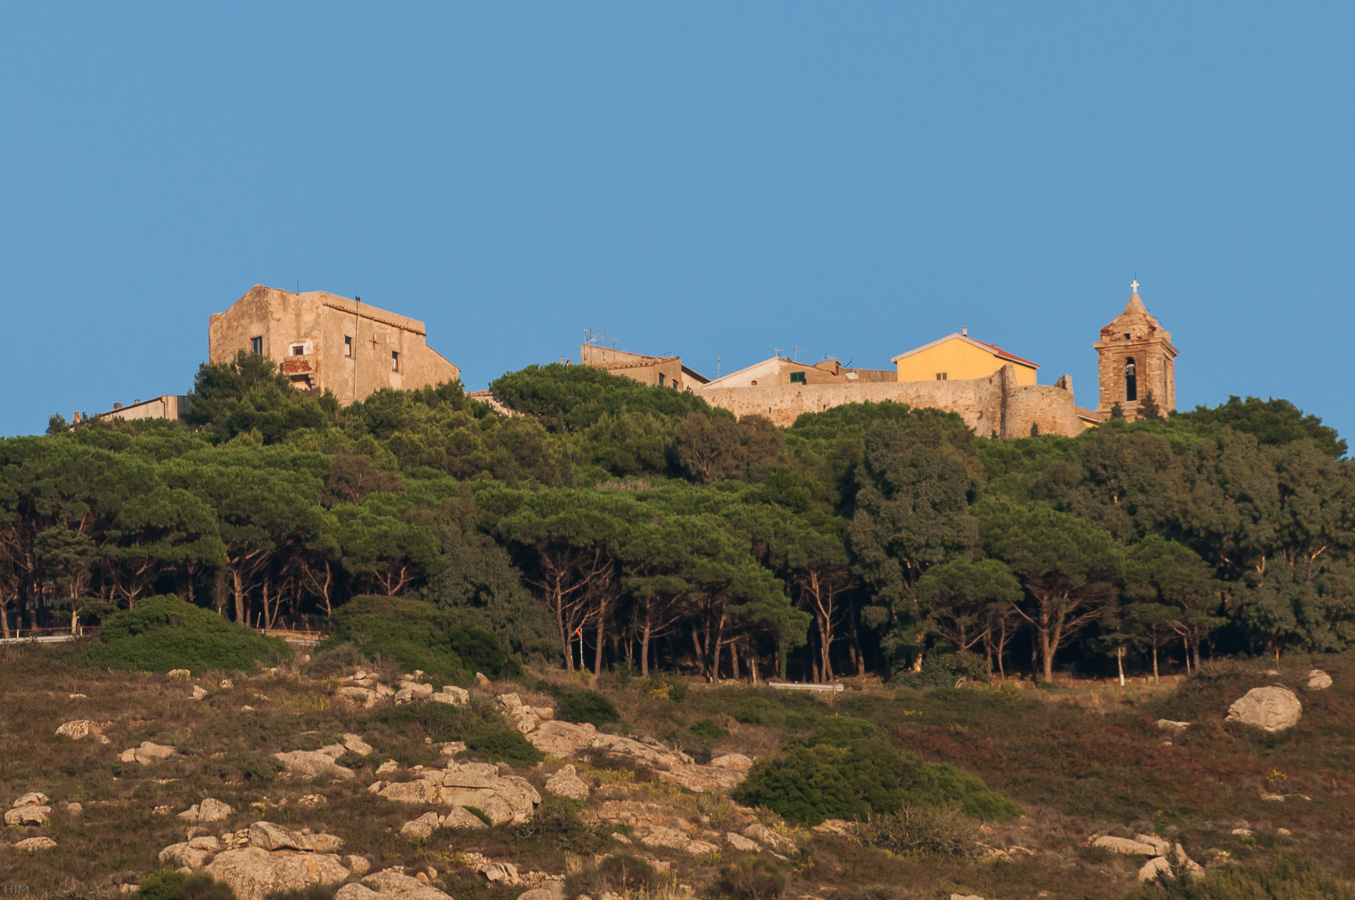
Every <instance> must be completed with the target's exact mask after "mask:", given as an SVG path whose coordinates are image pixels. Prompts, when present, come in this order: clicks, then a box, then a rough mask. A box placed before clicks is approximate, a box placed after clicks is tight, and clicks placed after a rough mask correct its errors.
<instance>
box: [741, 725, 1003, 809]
mask: <svg viewBox="0 0 1355 900" xmlns="http://www.w3.org/2000/svg"><path fill="white" fill-rule="evenodd" d="M859 721H860V720H850V719H848V720H845V722H839V724H838V725H836V726H830V727H829V728H828V732H829V736H830V737H835V738H841V737H842V735H843V734H844V733H850V732H853V731H860V730H862V729H861V726H860V725H859V724H854V723H858V722H859ZM861 724H867V723H861ZM734 799H736V800H738V801H739V802H740V803H744V804H747V805H749V806H764V807H766V808H767V809H770V810H772V811H773V812H776V813H777V814H779V815H780V816H782V817H783V818H786V819H790V820H791V821H795V822H803V823H805V824H808V825H817V824H818V823H820V822H822V821H823V820H824V819H857V818H866V817H867V816H870V815H872V814H875V815H883V814H890V813H894V812H895V811H897V810H898V809H899V807H900V805H901V804H902V803H903V802H904V801H905V800H906V801H908V802H910V803H912V804H914V805H918V806H938V805H942V804H945V803H956V804H958V805H959V807H960V808H961V809H962V810H963V811H964V812H965V813H966V814H967V815H971V816H974V817H975V818H982V819H1003V818H1007V817H1009V816H1012V815H1016V814H1018V813H1020V811H1021V809H1020V807H1018V806H1017V805H1016V804H1014V803H1012V802H1011V801H1010V800H1008V799H1007V798H1006V797H1003V796H1002V795H1001V794H998V793H997V792H995V791H992V790H990V789H989V788H988V787H987V786H985V785H984V783H983V782H982V781H980V780H979V779H977V778H975V777H973V776H972V775H969V774H967V773H965V772H961V771H960V770H959V769H956V768H953V767H952V766H948V765H944V764H939V763H927V762H923V761H922V760H921V759H919V758H917V757H916V756H913V755H912V754H911V753H903V752H900V751H899V750H897V749H895V748H894V747H893V746H892V745H891V744H890V743H889V742H888V741H886V740H884V739H883V738H880V737H860V738H855V739H851V740H846V741H845V742H844V743H843V745H842V746H835V745H833V744H830V743H812V744H811V745H810V746H799V747H791V748H789V749H787V750H785V751H784V752H781V753H778V754H775V755H773V756H768V757H763V758H762V759H759V760H758V761H757V762H756V763H755V764H754V765H753V768H752V771H750V772H749V773H748V778H747V779H746V780H745V781H744V782H743V784H741V785H739V787H738V789H737V790H736V791H735V794H734Z"/></svg>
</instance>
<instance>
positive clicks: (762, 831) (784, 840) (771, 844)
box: [743, 822, 795, 853]
mask: <svg viewBox="0 0 1355 900" xmlns="http://www.w3.org/2000/svg"><path fill="white" fill-rule="evenodd" d="M743 836H744V837H746V838H750V839H752V840H755V841H757V842H758V843H759V844H761V845H762V846H764V847H767V848H768V849H770V850H775V851H776V852H778V853H793V852H795V841H793V840H792V839H790V838H788V837H786V836H785V835H783V834H777V833H776V832H775V831H772V830H771V829H770V828H768V827H767V826H766V825H763V824H762V823H761V822H754V823H753V824H752V825H749V826H748V827H747V828H745V829H744V830H743Z"/></svg>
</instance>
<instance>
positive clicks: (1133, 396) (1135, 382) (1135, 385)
mask: <svg viewBox="0 0 1355 900" xmlns="http://www.w3.org/2000/svg"><path fill="white" fill-rule="evenodd" d="M1124 399H1125V400H1126V401H1127V402H1130V403H1137V402H1138V399H1139V378H1138V371H1137V368H1136V367H1135V365H1134V357H1132V356H1131V357H1129V358H1128V359H1126V360H1125V363H1124Z"/></svg>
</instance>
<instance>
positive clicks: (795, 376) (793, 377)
mask: <svg viewBox="0 0 1355 900" xmlns="http://www.w3.org/2000/svg"><path fill="white" fill-rule="evenodd" d="M790 383H791V384H806V383H807V382H806V381H805V373H804V372H791V373H790Z"/></svg>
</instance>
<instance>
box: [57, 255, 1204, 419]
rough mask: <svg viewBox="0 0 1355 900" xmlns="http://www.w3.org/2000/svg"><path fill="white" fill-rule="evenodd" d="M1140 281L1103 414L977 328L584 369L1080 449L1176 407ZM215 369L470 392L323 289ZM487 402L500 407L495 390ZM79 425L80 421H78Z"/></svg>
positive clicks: (228, 338) (607, 360) (352, 388)
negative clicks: (264, 368) (825, 355)
mask: <svg viewBox="0 0 1355 900" xmlns="http://www.w3.org/2000/svg"><path fill="white" fill-rule="evenodd" d="M1138 287H1139V285H1138V282H1137V281H1135V282H1134V283H1133V284H1132V285H1131V289H1132V291H1133V293H1132V295H1131V297H1130V298H1129V302H1128V304H1127V305H1126V306H1125V308H1124V311H1123V312H1122V313H1120V314H1119V315H1118V316H1116V317H1115V318H1114V319H1112V320H1111V321H1110V323H1109V324H1107V325H1106V326H1105V327H1103V328H1102V329H1101V332H1100V335H1099V340H1098V341H1096V343H1095V344H1093V346H1094V347H1095V349H1096V353H1097V358H1098V365H1097V373H1098V381H1099V385H1098V387H1099V396H1098V402H1097V406H1096V408H1095V409H1087V408H1083V407H1080V406H1078V405H1077V404H1076V402H1075V401H1074V397H1073V384H1072V379H1071V378H1069V377H1068V376H1067V375H1062V376H1060V377H1059V378H1058V379H1057V380H1055V381H1054V383H1053V384H1045V385H1042V384H1038V383H1037V372H1038V369H1039V365H1038V364H1036V363H1034V362H1031V361H1030V360H1029V359H1025V358H1023V357H1021V356H1018V355H1016V354H1015V353H1011V352H1009V351H1007V350H1004V349H1002V348H1001V347H998V346H996V345H994V344H991V343H987V342H984V341H981V340H978V339H976V338H974V337H971V336H970V335H969V333H968V329H967V328H966V329H963V330H961V331H960V332H958V333H955V334H949V335H946V336H944V337H941V338H938V339H937V340H934V341H932V342H930V343H927V344H924V345H922V346H920V347H915V348H914V349H912V350H908V351H906V352H904V353H900V354H899V355H898V356H895V357H894V358H893V359H892V360H890V362H891V363H893V365H894V368H892V369H860V368H848V367H845V366H843V365H842V364H841V362H840V361H838V360H836V359H828V360H825V361H823V362H819V363H806V362H800V361H798V360H795V359H788V358H786V357H784V356H782V355H781V354H780V353H778V354H777V355H775V356H773V357H771V358H770V359H765V360H762V361H761V362H757V363H754V364H752V365H750V366H746V367H744V368H742V369H739V370H738V371H736V372H731V373H730V374H728V375H724V376H722V377H719V378H716V379H714V380H711V379H708V378H706V377H704V376H703V375H701V374H700V373H699V372H697V371H695V370H694V369H692V368H690V367H689V366H686V365H684V364H683V362H682V358H681V357H680V356H653V355H647V354H643V353H632V352H628V351H625V350H618V349H616V348H614V347H611V346H606V345H604V344H603V343H602V342H600V341H591V340H590V341H586V342H585V343H584V344H583V345H581V346H580V348H579V360H580V362H581V363H582V364H583V365H585V366H590V367H593V368H597V369H602V370H605V371H608V372H611V373H612V374H615V375H621V376H625V377H627V378H631V379H634V380H636V381H638V382H641V383H642V384H648V385H654V386H657V387H668V388H672V389H674V390H679V391H692V392H694V393H696V394H697V395H699V396H700V397H702V398H703V399H704V400H705V401H706V402H707V403H709V404H710V405H711V406H713V407H716V408H719V409H725V410H728V411H729V412H731V413H733V414H734V415H735V416H736V417H742V416H745V415H757V416H762V417H764V418H766V419H768V420H770V421H771V422H772V423H773V424H775V425H778V426H780V427H782V428H786V427H789V426H791V425H793V424H794V423H795V420H796V418H798V417H799V416H800V415H801V414H803V413H810V412H822V411H824V410H827V409H832V408H834V407H838V406H843V405H846V404H849V403H860V402H864V401H872V402H883V401H892V402H899V403H906V404H908V405H909V406H912V407H914V408H932V409H940V410H945V411H947V412H953V413H956V414H958V415H959V416H960V417H961V418H962V419H963V420H964V422H965V424H966V425H968V426H969V427H970V428H971V429H973V431H974V432H975V433H976V434H979V435H983V436H996V437H1027V436H1030V435H1032V434H1055V435H1063V436H1066V437H1073V436H1075V435H1077V434H1080V433H1081V432H1082V431H1084V430H1085V429H1087V428H1089V427H1093V426H1095V425H1097V424H1098V423H1100V422H1102V421H1104V420H1106V419H1107V418H1109V417H1110V416H1111V414H1112V411H1113V410H1114V409H1115V407H1116V406H1118V407H1119V410H1120V412H1121V413H1122V414H1123V415H1124V417H1125V418H1126V419H1129V420H1133V419H1135V418H1138V417H1139V413H1140V405H1141V404H1143V405H1144V406H1145V408H1146V407H1147V406H1148V405H1149V404H1151V405H1152V406H1153V407H1155V408H1156V409H1158V410H1161V411H1164V412H1171V411H1174V410H1175V408H1176V375H1175V359H1176V355H1177V349H1176V347H1175V346H1174V345H1173V344H1172V339H1171V334H1170V333H1168V332H1167V331H1166V329H1164V328H1162V326H1161V325H1160V324H1159V323H1158V321H1157V319H1156V318H1155V317H1154V316H1153V314H1152V313H1150V312H1149V311H1148V309H1147V307H1145V306H1144V304H1143V300H1142V299H1141V298H1140V297H1139V293H1138ZM208 335H209V341H208V348H209V349H208V358H209V360H210V361H211V362H213V363H228V362H230V361H232V360H234V359H235V357H236V355H237V354H238V353H239V352H241V351H244V352H247V353H251V354H254V355H257V356H263V357H266V358H268V359H270V360H272V361H273V362H274V363H276V364H277V366H278V368H279V370H280V371H281V372H282V373H283V374H284V375H285V376H286V377H287V378H288V380H289V381H290V382H291V383H292V385H293V386H294V387H296V388H297V389H299V390H304V391H310V392H314V393H323V392H325V391H329V392H331V393H332V394H333V395H334V396H335V397H336V398H338V400H339V401H340V402H341V403H350V402H357V401H361V400H364V399H366V398H367V397H369V396H370V395H371V394H373V393H374V392H376V391H378V390H381V389H384V388H391V389H395V390H414V389H419V388H425V387H433V386H435V385H438V384H442V383H445V382H449V381H459V380H460V378H461V370H460V369H459V368H458V367H457V366H456V365H454V364H453V363H452V362H450V361H449V360H447V359H446V358H445V357H444V356H442V355H441V354H440V353H438V352H437V351H436V350H434V349H433V348H432V347H430V346H428V340H427V338H428V333H427V329H426V328H425V326H424V323H423V322H420V321H418V320H415V319H411V318H408V317H406V316H403V315H398V314H396V313H392V312H387V311H386V310H382V309H378V308H376V307H374V306H371V305H370V304H365V303H363V302H362V298H361V297H355V298H353V299H349V298H347V297H339V296H336V295H334V294H330V293H327V292H324V291H313V292H307V293H292V292H289V291H284V290H279V289H277V288H270V287H265V286H263V285H255V286H254V287H253V288H251V289H250V290H249V292H248V293H246V294H245V295H244V296H243V297H241V298H240V299H239V300H237V301H235V303H233V304H231V306H230V308H229V309H227V310H226V311H224V312H222V313H218V314H214V315H213V316H212V317H211V321H210V324H209V326H208ZM480 394H482V395H483V396H480V397H479V398H480V399H484V400H492V398H491V397H489V396H488V392H480ZM184 399H185V398H183V397H180V396H175V395H164V396H160V397H156V398H154V399H152V400H147V401H137V402H135V403H133V404H130V405H128V406H123V405H121V404H118V405H116V406H115V408H114V409H113V410H112V411H110V412H107V413H104V414H103V415H105V416H109V417H112V418H118V419H126V420H131V419H147V418H182V417H183V415H184V413H185V412H186V403H185V402H184ZM77 420H78V416H77Z"/></svg>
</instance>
